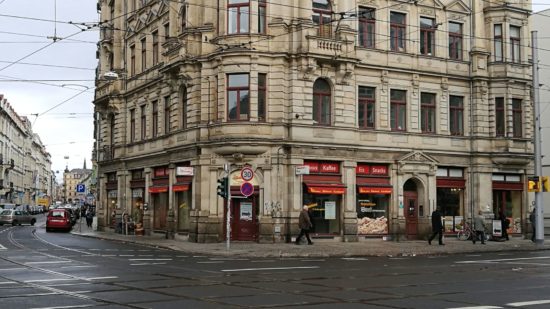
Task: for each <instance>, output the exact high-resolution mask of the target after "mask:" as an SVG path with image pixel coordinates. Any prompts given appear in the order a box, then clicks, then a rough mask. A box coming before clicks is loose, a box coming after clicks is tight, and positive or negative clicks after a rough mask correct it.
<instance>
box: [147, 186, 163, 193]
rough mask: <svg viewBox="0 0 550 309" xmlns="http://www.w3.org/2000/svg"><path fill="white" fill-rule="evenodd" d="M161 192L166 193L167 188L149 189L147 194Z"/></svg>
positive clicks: (155, 187)
mask: <svg viewBox="0 0 550 309" xmlns="http://www.w3.org/2000/svg"><path fill="white" fill-rule="evenodd" d="M163 192H168V186H153V187H149V193H163Z"/></svg>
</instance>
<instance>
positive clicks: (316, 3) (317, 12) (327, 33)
mask: <svg viewBox="0 0 550 309" xmlns="http://www.w3.org/2000/svg"><path fill="white" fill-rule="evenodd" d="M312 8H313V12H312V13H313V14H312V16H311V20H312V21H313V23H314V24H315V25H317V34H318V35H319V36H321V37H325V38H330V37H331V36H332V14H333V12H332V9H331V6H330V2H329V0H313V3H312Z"/></svg>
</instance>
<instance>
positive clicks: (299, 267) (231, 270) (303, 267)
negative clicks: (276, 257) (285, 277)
mask: <svg viewBox="0 0 550 309" xmlns="http://www.w3.org/2000/svg"><path fill="white" fill-rule="evenodd" d="M315 268H320V267H319V266H297V267H266V268H237V269H222V271H223V272H236V271H263V270H291V269H315Z"/></svg>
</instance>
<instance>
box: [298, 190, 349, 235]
mask: <svg viewBox="0 0 550 309" xmlns="http://www.w3.org/2000/svg"><path fill="white" fill-rule="evenodd" d="M306 191H307V188H304V192H306ZM304 204H305V205H307V206H308V207H309V215H310V218H311V223H312V224H313V227H312V229H311V230H310V232H311V233H314V234H330V235H339V234H340V199H339V198H338V196H337V195H322V194H310V193H305V194H304Z"/></svg>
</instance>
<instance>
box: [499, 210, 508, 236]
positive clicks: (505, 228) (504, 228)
mask: <svg viewBox="0 0 550 309" xmlns="http://www.w3.org/2000/svg"><path fill="white" fill-rule="evenodd" d="M499 219H500V225H501V228H502V239H506V240H510V237H508V228H509V227H510V220H508V218H506V215H505V214H504V211H503V210H501V211H500V214H499Z"/></svg>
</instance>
